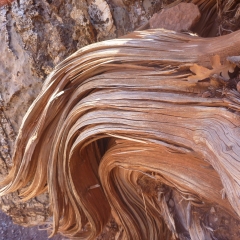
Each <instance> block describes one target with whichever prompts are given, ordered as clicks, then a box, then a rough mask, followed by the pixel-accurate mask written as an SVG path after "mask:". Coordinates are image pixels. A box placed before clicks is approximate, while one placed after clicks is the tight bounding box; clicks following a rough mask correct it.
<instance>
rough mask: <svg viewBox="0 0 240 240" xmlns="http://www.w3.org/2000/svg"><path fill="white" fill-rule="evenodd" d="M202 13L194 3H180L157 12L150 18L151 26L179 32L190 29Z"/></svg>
mask: <svg viewBox="0 0 240 240" xmlns="http://www.w3.org/2000/svg"><path fill="white" fill-rule="evenodd" d="M200 16H201V13H200V11H199V9H198V7H197V6H196V5H195V4H193V3H180V4H178V5H176V6H174V7H171V8H166V9H163V10H162V11H160V12H159V13H155V14H154V15H153V16H152V17H151V19H150V20H149V25H150V28H165V29H169V30H174V31H177V32H181V31H188V30H190V29H191V28H192V27H194V25H195V24H196V23H197V22H198V20H199V19H200Z"/></svg>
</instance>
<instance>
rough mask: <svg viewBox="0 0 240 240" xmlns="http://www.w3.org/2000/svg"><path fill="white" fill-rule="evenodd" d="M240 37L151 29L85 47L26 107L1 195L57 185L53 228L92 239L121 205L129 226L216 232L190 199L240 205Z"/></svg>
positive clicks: (128, 229)
mask: <svg viewBox="0 0 240 240" xmlns="http://www.w3.org/2000/svg"><path fill="white" fill-rule="evenodd" d="M239 46H240V32H239V31H238V32H235V33H232V34H230V35H227V36H222V37H217V38H209V39H203V38H200V37H196V36H190V35H186V34H180V33H175V32H171V31H164V30H149V31H142V32H134V33H132V34H130V35H128V36H126V37H124V38H121V39H115V40H109V41H105V42H101V43H96V44H93V45H90V46H87V47H84V48H82V49H80V50H79V51H77V52H76V53H75V54H73V55H71V56H70V57H69V58H67V59H66V60H64V61H63V62H62V63H61V64H59V65H58V66H57V67H56V68H55V70H54V71H53V72H52V73H51V74H50V75H49V77H48V78H47V80H46V81H45V83H44V86H43V89H42V92H41V93H40V95H39V96H38V98H37V99H36V100H35V101H34V103H33V104H32V105H31V107H30V108H29V110H28V112H27V114H26V116H25V118H24V120H23V123H22V126H21V129H20V131H19V134H18V137H17V141H16V146H15V151H14V155H13V161H14V166H13V168H12V170H11V171H10V173H9V175H8V177H7V178H6V179H5V181H4V182H3V184H2V185H3V187H2V189H1V195H4V194H6V193H9V192H14V191H17V190H19V189H21V196H22V197H23V199H25V200H26V199H30V198H33V197H34V196H36V195H38V194H40V193H42V192H44V191H48V192H49V196H50V203H51V207H52V213H53V231H52V233H53V234H54V233H56V232H57V231H60V232H61V233H63V234H65V235H67V236H76V237H82V238H88V239H94V238H95V237H96V236H97V235H98V234H99V233H101V231H102V229H103V227H104V226H105V224H106V223H107V222H108V220H109V217H110V215H111V214H112V215H113V216H114V217H115V219H116V220H117V222H118V223H119V224H120V225H121V226H122V227H123V229H124V231H123V233H122V235H123V238H124V237H125V238H127V239H174V237H180V236H181V231H180V230H179V226H181V229H184V231H185V233H186V234H187V235H186V236H187V237H189V238H192V239H211V238H210V237H211V229H209V228H207V227H205V228H204V227H203V226H202V224H201V223H200V220H199V218H198V217H197V216H196V215H195V214H194V212H193V210H192V209H194V208H201V207H204V206H206V205H208V204H213V203H214V204H216V205H218V206H219V207H220V208H222V209H224V210H225V211H226V212H228V213H229V214H231V215H232V216H233V218H236V219H238V217H240V203H239V196H240V187H239V185H240V177H239V176H240V174H239V171H240V163H239V155H240V145H239V135H240V132H239V124H240V117H239V110H240V107H239V106H240V105H239V97H240V94H239V93H238V92H237V90H235V89H231V88H230V87H229V85H228V83H229V81H230V80H229V79H230V76H233V75H234V74H235V73H236V69H237V65H238V61H237V59H236V58H232V59H231V60H232V62H234V63H232V62H229V61H228V60H227V58H228V57H230V56H235V55H239V53H240V49H239ZM234 71H235V72H234ZM195 73H196V74H195ZM229 75H230V76H229ZM205 96H208V98H205ZM170 192H171V199H172V200H173V201H174V208H175V213H174V214H173V212H172V211H171V203H170V202H169V196H168V195H169V193H170ZM223 195H226V197H225V198H223ZM176 218H178V222H176ZM182 239H184V238H182ZM186 239H188V238H186Z"/></svg>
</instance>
